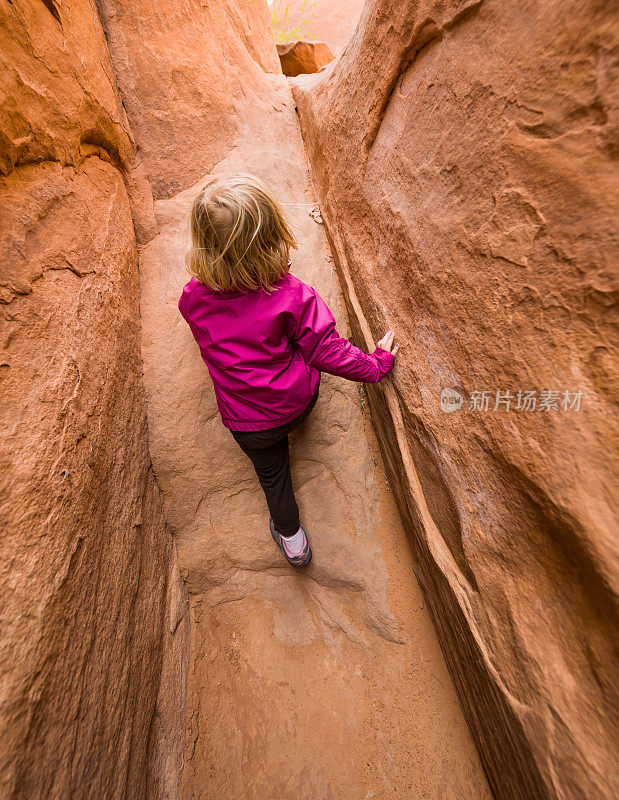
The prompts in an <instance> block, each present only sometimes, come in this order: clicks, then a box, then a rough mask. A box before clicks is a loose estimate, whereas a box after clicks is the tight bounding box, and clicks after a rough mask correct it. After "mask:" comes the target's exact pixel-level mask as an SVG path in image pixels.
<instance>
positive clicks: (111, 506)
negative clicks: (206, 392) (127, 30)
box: [0, 0, 187, 800]
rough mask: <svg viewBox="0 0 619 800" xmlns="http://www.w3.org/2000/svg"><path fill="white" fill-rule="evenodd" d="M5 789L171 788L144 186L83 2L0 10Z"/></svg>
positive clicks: (174, 582) (170, 575)
mask: <svg viewBox="0 0 619 800" xmlns="http://www.w3.org/2000/svg"><path fill="white" fill-rule="evenodd" d="M0 19H1V25H0V29H1V31H2V33H1V38H2V48H1V51H0V52H1V53H2V55H1V56H0V59H1V63H0V70H1V72H2V90H1V96H0V128H1V130H2V138H1V139H0V165H1V172H2V177H1V178H0V220H1V221H0V253H1V255H0V263H1V265H2V266H1V277H0V293H1V294H0V302H1V303H2V328H1V332H0V376H1V384H0V391H1V400H0V415H1V425H0V492H1V494H0V503H1V505H0V509H1V515H2V529H3V534H4V537H3V547H2V554H1V556H0V563H1V570H2V575H3V578H2V582H1V588H0V593H1V597H0V625H1V628H2V645H1V651H0V680H1V684H2V694H1V697H2V703H1V705H0V740H1V741H2V748H1V749H0V795H1V796H2V797H7V798H8V797H11V798H24V800H25V799H26V798H27V800H34V799H35V798H42V799H43V798H45V800H49V798H69V797H71V798H76V799H77V798H93V799H94V798H96V799H97V800H100V798H104V797H105V798H132V799H133V798H139V797H144V796H146V795H147V796H148V797H149V798H158V797H163V796H166V797H173V796H174V795H175V792H176V786H177V784H178V779H179V770H180V764H181V759H182V745H183V735H184V709H183V703H184V666H183V665H184V657H185V656H184V655H183V654H184V652H185V651H186V647H185V635H186V624H187V623H186V603H185V601H184V589H183V586H182V583H181V582H180V580H179V576H178V568H177V567H176V564H175V556H174V552H173V547H172V543H171V538H170V535H169V532H168V530H167V529H166V526H165V523H164V520H163V515H162V511H161V503H160V498H159V494H158V490H157V488H156V486H155V483H154V480H153V475H152V471H151V468H150V458H149V454H148V447H147V430H146V415H145V408H144V399H143V389H142V383H141V361H140V342H139V311H138V300H139V298H138V289H139V284H138V262H137V249H136V242H135V234H134V222H133V220H132V214H131V204H130V201H129V194H128V190H127V187H129V193H130V194H131V196H132V202H133V207H134V210H135V214H136V219H137V222H138V225H137V228H138V230H140V231H144V230H146V229H147V228H148V225H149V224H151V225H152V220H151V221H150V222H149V220H148V216H149V211H148V209H149V207H152V197H150V195H149V192H148V190H147V189H145V188H144V187H145V183H144V180H143V178H142V177H141V175H140V170H139V167H138V165H137V164H136V160H135V148H134V144H133V141H132V137H131V133H130V131H129V126H128V123H127V120H126V117H125V114H124V111H123V108H122V105H121V101H120V97H119V95H118V92H117V89H116V83H115V78H114V74H113V71H112V68H111V64H110V60H109V57H108V53H107V47H106V43H105V38H104V35H103V31H102V29H101V27H100V25H99V22H98V18H97V14H96V10H95V9H94V7H93V6H92V4H91V3H89V2H63V3H62V4H60V3H54V2H47V3H43V2H27V0H23V2H22V1H20V2H15V3H11V4H8V5H7V4H4V5H3V10H1V11H0Z"/></svg>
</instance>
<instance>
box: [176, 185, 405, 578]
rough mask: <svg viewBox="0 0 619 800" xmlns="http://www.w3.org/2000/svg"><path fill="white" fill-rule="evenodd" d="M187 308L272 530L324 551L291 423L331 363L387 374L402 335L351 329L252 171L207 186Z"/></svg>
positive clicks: (195, 213) (284, 544)
mask: <svg viewBox="0 0 619 800" xmlns="http://www.w3.org/2000/svg"><path fill="white" fill-rule="evenodd" d="M189 226H190V233H191V246H190V248H189V252H188V254H187V267H188V271H189V273H190V274H191V275H192V276H193V277H192V278H191V280H190V281H189V283H187V284H186V285H185V287H184V288H183V293H182V295H181V298H180V300H179V303H178V307H179V310H180V312H181V314H182V315H183V317H184V318H185V320H186V321H187V323H188V324H189V327H190V328H191V332H192V333H193V336H194V338H195V340H196V342H197V343H198V345H199V347H200V353H201V355H202V358H203V359H204V361H205V363H206V366H207V367H208V370H209V373H210V376H211V378H212V380H213V386H214V389H215V398H216V400H217V407H218V409H219V413H220V414H221V418H222V421H223V424H224V425H225V426H226V427H227V428H229V429H230V431H231V433H232V436H233V437H234V439H235V440H236V441H237V442H238V444H239V445H240V447H241V449H242V450H243V451H244V452H245V453H246V454H247V455H248V456H249V458H250V459H251V461H252V463H253V465H254V467H255V470H256V473H257V474H258V480H259V481H260V485H261V486H262V488H263V490H264V493H265V495H266V501H267V505H268V507H269V511H270V514H271V517H270V519H269V527H270V530H271V535H272V536H273V538H274V539H275V541H276V542H277V544H278V545H279V546H280V547H281V549H282V551H283V553H284V555H285V557H286V559H287V560H288V562H289V563H290V564H292V566H293V567H304V566H305V565H306V564H309V562H310V559H311V557H312V551H311V549H310V546H309V543H308V541H307V535H306V532H305V530H304V529H303V527H302V526H301V523H300V520H299V509H298V506H297V502H296V500H295V496H294V492H293V488H292V479H291V476H290V462H289V450H288V434H289V433H290V432H291V431H292V430H294V429H295V428H296V427H297V426H298V425H300V423H301V422H303V420H304V419H305V418H306V417H307V415H308V414H309V413H310V411H311V410H312V408H313V407H314V404H315V403H316V400H317V399H318V387H319V384H320V373H321V372H329V373H331V374H332V375H339V376H341V377H343V378H348V380H352V381H364V382H366V383H377V382H378V381H381V380H382V379H383V378H384V377H385V375H386V374H387V373H388V372H389V370H390V369H391V367H392V366H393V364H394V361H395V355H396V353H397V351H398V347H399V345H394V339H393V333H392V332H391V331H389V332H388V333H387V334H386V335H385V336H384V337H383V339H381V341H380V342H379V343H378V346H377V347H376V350H375V351H374V353H372V354H371V355H367V354H366V353H363V352H362V351H361V350H359V349H358V348H357V347H355V346H354V345H352V344H351V343H350V342H349V341H348V340H346V339H342V338H341V337H340V336H339V335H338V333H337V331H336V329H335V320H334V318H333V315H332V313H331V312H330V311H329V309H328V308H327V306H326V304H325V302H324V301H323V299H322V298H321V297H320V295H319V294H318V292H316V290H315V289H312V287H311V286H307V285H306V284H305V283H303V282H302V281H300V280H299V279H298V278H295V276H294V275H292V274H291V273H290V267H291V262H290V260H289V252H290V248H291V247H292V248H295V249H296V247H297V242H296V241H295V238H294V236H293V235H292V232H291V229H290V224H289V223H288V221H287V220H286V217H285V215H284V211H283V209H282V207H281V205H280V203H279V202H278V200H277V198H276V197H275V195H274V194H273V192H272V191H271V189H270V188H269V187H268V186H267V185H266V184H265V183H263V182H262V181H260V180H258V179H257V178H255V177H253V176H252V175H239V176H237V177H231V178H227V179H216V180H214V181H212V182H211V183H209V184H208V185H207V186H206V187H205V188H204V189H203V190H202V191H201V192H200V193H199V194H198V196H197V197H196V199H195V201H194V203H193V205H192V208H191V212H190V219H189Z"/></svg>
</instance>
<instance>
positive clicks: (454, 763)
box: [141, 76, 490, 800]
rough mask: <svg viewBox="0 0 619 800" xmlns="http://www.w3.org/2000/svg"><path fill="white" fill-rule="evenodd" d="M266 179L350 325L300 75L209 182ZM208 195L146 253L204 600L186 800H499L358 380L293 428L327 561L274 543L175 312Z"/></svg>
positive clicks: (278, 93)
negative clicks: (191, 229)
mask: <svg viewBox="0 0 619 800" xmlns="http://www.w3.org/2000/svg"><path fill="white" fill-rule="evenodd" d="M243 171H249V172H252V173H254V174H256V175H259V176H260V177H261V178H263V179H265V180H267V181H268V182H269V183H270V184H271V185H272V186H273V188H274V189H275V191H276V193H277V194H278V197H280V198H281V200H282V202H283V203H285V204H286V210H287V212H288V213H289V215H290V217H291V219H292V221H293V222H294V223H295V225H296V226H297V230H298V235H299V240H300V242H301V246H300V248H299V250H298V252H295V253H293V254H292V262H293V272H294V273H295V274H296V275H298V276H299V277H300V278H301V279H302V280H304V281H306V282H308V283H310V284H311V285H313V286H314V287H316V288H317V290H318V291H319V292H320V294H321V295H322V297H323V298H324V299H325V300H326V302H327V304H328V305H329V306H330V308H332V309H333V311H334V314H335V316H336V320H337V322H338V330H339V332H340V333H341V335H347V334H348V333H349V330H348V325H347V321H346V315H345V311H344V305H343V301H342V298H341V294H340V288H339V285H338V279H337V277H336V275H335V272H334V269H333V264H332V256H331V255H330V252H329V248H328V245H327V243H326V239H325V235H324V229H323V227H322V225H321V224H319V223H318V222H317V221H316V220H315V218H314V216H313V215H312V213H311V212H312V210H313V208H314V206H315V197H314V195H313V193H312V187H311V185H310V182H309V176H308V170H307V166H306V161H305V156H304V152H303V145H302V141H301V137H300V131H299V124H298V119H297V116H296V113H295V109H294V102H293V99H292V95H291V92H290V88H289V86H288V85H287V83H286V81H285V79H283V78H281V77H278V76H270V86H269V91H268V94H265V96H264V98H263V104H262V106H261V107H260V108H259V109H257V111H256V113H255V115H252V117H251V122H250V124H248V125H247V130H246V132H245V131H244V130H243V126H242V124H241V127H240V135H239V137H238V138H237V142H236V146H235V147H234V148H233V150H231V152H230V153H229V154H228V155H227V156H226V157H225V158H224V159H222V160H221V161H220V162H218V164H217V165H216V167H215V168H214V169H213V174H232V173H237V172H243ZM202 183H203V180H200V181H199V182H198V183H197V185H196V186H195V187H191V188H190V189H188V190H186V191H184V192H182V193H180V194H179V195H176V196H174V197H172V198H169V199H165V200H160V201H157V202H156V203H155V215H156V218H157V223H158V230H159V233H158V235H157V236H156V237H155V238H154V239H153V240H152V241H151V242H150V243H149V244H148V245H146V246H145V247H144V248H142V251H141V284H142V288H141V297H142V300H141V316H142V326H143V359H144V378H145V385H146V393H147V401H148V415H149V431H150V446H151V454H152V458H153V464H154V469H155V472H156V475H157V479H158V482H159V486H160V488H161V490H162V493H163V498H164V508H165V513H166V517H167V519H168V521H169V522H170V523H171V525H172V527H173V529H174V531H175V534H176V538H177V542H178V556H179V563H180V567H181V570H182V573H183V576H184V578H185V580H186V582H187V587H188V590H189V592H190V605H191V658H190V666H189V673H188V700H187V725H188V730H187V743H186V751H185V766H184V769H183V778H182V791H181V796H182V797H183V798H186V800H189V798H192V799H194V798H195V800H197V799H198V798H201V799H203V798H213V799H215V798H222V797H230V798H308V800H309V798H380V797H393V796H397V797H411V798H412V797H414V798H422V797H440V798H445V800H447V799H449V800H452V799H453V800H460V799H461V798H465V797H467V798H468V797H470V798H473V797H474V798H479V799H480V800H483V798H487V797H490V794H489V792H488V789H487V785H486V780H485V777H484V774H483V771H482V769H481V767H480V762H479V758H478V755H477V752H476V750H475V748H474V745H473V742H472V740H471V737H470V734H469V732H468V730H467V727H466V724H465V722H464V719H463V716H462V712H461V710H460V708H459V705H458V700H457V698H456V695H455V692H454V689H453V687H452V684H451V680H450V677H449V675H448V672H447V669H446V666H445V663H444V660H443V657H442V654H441V651H440V647H439V644H438V641H437V639H436V635H435V633H434V630H433V627H432V624H431V621H430V618H429V615H428V612H427V610H426V608H425V605H424V600H423V597H422V594H421V592H420V590H419V587H418V585H417V582H416V580H415V577H414V565H413V560H412V555H411V552H410V548H409V545H408V543H407V540H406V536H405V533H404V531H403V529H402V525H401V523H400V521H399V518H398V513H397V510H396V508H395V503H394V500H393V498H392V496H391V493H390V491H389V487H388V485H387V482H386V478H385V474H384V469H383V465H382V462H381V458H380V454H379V451H378V447H377V444H376V441H375V438H374V434H373V431H372V425H371V420H370V419H369V414H368V411H367V408H365V407H364V403H363V400H362V397H363V393H362V391H361V390H360V386H359V385H358V384H353V383H350V382H347V381H344V380H342V379H339V378H335V377H332V376H330V375H327V374H323V376H322V380H321V389H320V397H319V400H318V403H317V405H316V407H315V409H314V411H313V412H312V414H311V415H310V417H309V418H308V420H307V421H306V422H305V423H304V424H303V425H302V426H301V428H300V429H299V430H298V431H295V432H294V433H293V434H292V436H291V448H292V470H293V481H294V484H295V489H296V493H297V497H298V500H299V506H300V510H301V519H302V521H303V524H304V525H305V526H306V527H307V530H308V532H309V535H310V537H311V542H312V548H313V550H314V559H313V563H312V564H311V565H310V566H309V567H308V568H307V569H305V570H302V571H299V572H296V571H294V570H292V569H291V568H289V566H288V565H287V564H286V563H285V561H284V560H283V559H282V556H281V553H280V551H279V550H278V549H277V547H276V546H275V544H274V542H273V541H272V539H271V537H270V535H269V533H268V527H267V522H268V511H267V509H266V503H265V501H264V497H263V495H262V492H261V490H260V487H259V485H258V482H257V480H256V478H255V474H254V472H253V468H252V466H251V463H250V462H249V460H248V459H246V457H245V456H244V454H243V453H242V452H241V451H240V450H239V449H238V448H237V446H236V443H235V442H234V441H233V440H232V437H231V436H230V434H229V432H228V431H227V430H226V429H225V428H224V427H223V426H222V425H221V422H220V419H219V415H218V413H217V409H216V405H215V398H214V395H213V392H212V387H211V385H210V380H209V379H208V376H207V374H206V371H205V368H204V365H203V362H202V360H201V358H200V355H199V352H198V349H197V347H196V346H195V343H194V341H193V339H192V337H191V333H190V331H189V330H188V329H186V326H185V325H184V321H183V320H182V318H180V316H179V314H178V311H177V308H176V302H175V301H176V297H177V295H178V290H179V287H181V286H182V283H183V282H184V280H185V273H184V268H183V254H184V247H185V244H186V241H185V234H184V225H185V224H186V215H187V211H188V205H189V203H190V202H191V201H192V200H193V197H194V196H195V194H196V191H197V188H199V186H200V185H202Z"/></svg>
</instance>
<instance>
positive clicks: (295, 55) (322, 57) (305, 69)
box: [277, 42, 333, 78]
mask: <svg viewBox="0 0 619 800" xmlns="http://www.w3.org/2000/svg"><path fill="white" fill-rule="evenodd" d="M277 54H278V56H279V60H280V63H281V65H282V72H283V73H284V75H288V76H289V77H291V78H294V77H295V76H296V75H301V74H307V73H312V72H318V70H319V69H322V67H324V66H325V65H326V64H328V63H329V61H333V53H332V52H331V50H330V49H329V45H327V44H325V43H324V42H288V43H286V44H278V45H277Z"/></svg>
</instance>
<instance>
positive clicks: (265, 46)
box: [97, 0, 281, 199]
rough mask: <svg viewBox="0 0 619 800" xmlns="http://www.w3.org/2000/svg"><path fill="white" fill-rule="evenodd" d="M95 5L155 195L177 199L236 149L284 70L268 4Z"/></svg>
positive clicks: (116, 1) (106, 1)
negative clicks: (272, 78)
mask: <svg viewBox="0 0 619 800" xmlns="http://www.w3.org/2000/svg"><path fill="white" fill-rule="evenodd" d="M97 4H98V6H99V12H100V14H101V21H102V23H103V27H104V29H105V33H106V36H107V39H108V43H109V47H110V54H111V57H112V63H113V65H114V70H115V72H116V75H117V77H118V83H119V85H120V90H121V95H122V98H123V102H124V105H125V108H126V109H127V114H128V117H129V121H130V123H131V126H132V129H133V131H134V132H135V137H136V141H137V142H138V145H139V149H140V153H141V155H142V158H143V160H144V165H145V168H146V173H147V175H148V178H149V180H150V183H151V186H152V190H153V195H154V197H155V199H158V198H161V197H170V196H173V195H175V194H176V193H177V192H179V191H180V190H181V189H185V188H187V187H188V186H191V185H192V184H194V183H196V182H197V181H198V180H200V179H201V178H202V177H203V176H204V175H206V174H207V173H208V172H209V171H210V170H211V169H212V167H213V166H214V165H215V164H216V163H217V162H218V161H220V160H221V159H222V158H223V157H224V156H225V155H226V154H227V153H228V150H229V148H230V143H231V141H233V140H234V138H235V136H236V134H237V130H238V128H239V126H241V127H242V126H243V123H244V117H245V116H246V115H247V114H252V113H253V114H255V110H254V106H253V103H255V102H257V103H258V104H259V103H260V102H264V96H263V97H262V98H259V97H258V95H259V94H260V88H261V87H262V89H263V90H264V88H265V87H267V84H266V83H265V78H264V72H265V71H266V72H276V73H279V72H281V68H280V64H279V59H278V57H277V52H276V50H275V44H274V42H273V39H272V37H271V34H270V31H269V28H268V14H267V9H266V4H265V3H264V1H263V0H244V1H243V3H242V4H238V3H235V2H229V1H228V0H214V1H213V2H209V3H202V2H199V0H188V2H184V3H182V4H176V5H175V6H174V10H173V11H172V9H170V8H164V9H162V7H161V4H160V3H157V2H155V0H139V2H131V3H129V2H126V0H98V2H97ZM263 94H266V95H267V96H268V95H269V94H270V91H269V89H268V88H267V89H266V91H264V93H263Z"/></svg>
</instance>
